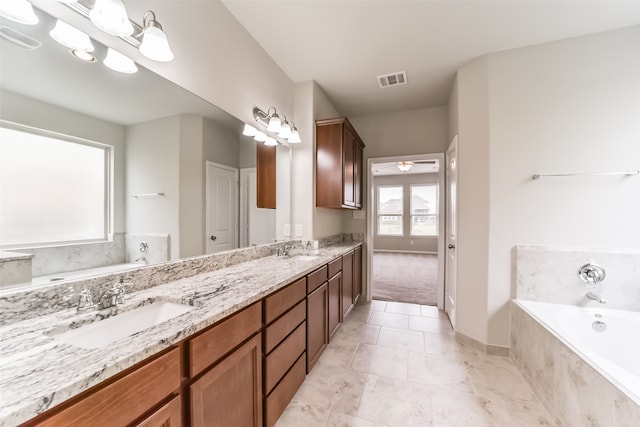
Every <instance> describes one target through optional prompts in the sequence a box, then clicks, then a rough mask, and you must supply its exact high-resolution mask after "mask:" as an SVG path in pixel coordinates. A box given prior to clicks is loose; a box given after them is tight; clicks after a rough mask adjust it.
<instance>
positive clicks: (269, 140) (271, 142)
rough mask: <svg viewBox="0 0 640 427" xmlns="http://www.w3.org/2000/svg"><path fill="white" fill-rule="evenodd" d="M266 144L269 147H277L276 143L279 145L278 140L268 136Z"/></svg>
mask: <svg viewBox="0 0 640 427" xmlns="http://www.w3.org/2000/svg"><path fill="white" fill-rule="evenodd" d="M264 145H267V146H269V147H275V146H276V145H278V141H276V140H275V139H274V138H271V137H270V136H268V137H267V140H266V141H265V142H264Z"/></svg>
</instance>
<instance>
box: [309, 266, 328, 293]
mask: <svg viewBox="0 0 640 427" xmlns="http://www.w3.org/2000/svg"><path fill="white" fill-rule="evenodd" d="M327 279H328V276H327V266H326V265H325V266H323V267H321V268H319V269H317V270H316V271H314V272H313V273H310V274H309V275H308V276H307V294H310V293H311V292H313V291H315V290H316V289H318V287H319V286H320V285H322V284H323V283H324V282H326V281H327Z"/></svg>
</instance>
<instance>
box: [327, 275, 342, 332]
mask: <svg viewBox="0 0 640 427" xmlns="http://www.w3.org/2000/svg"><path fill="white" fill-rule="evenodd" d="M341 291H342V273H338V274H336V275H335V276H333V277H332V278H331V280H329V339H331V337H332V336H333V334H334V333H335V332H336V331H337V330H338V326H340V321H341V320H342V309H341V307H342V306H341V304H342V301H341V300H342V292H341Z"/></svg>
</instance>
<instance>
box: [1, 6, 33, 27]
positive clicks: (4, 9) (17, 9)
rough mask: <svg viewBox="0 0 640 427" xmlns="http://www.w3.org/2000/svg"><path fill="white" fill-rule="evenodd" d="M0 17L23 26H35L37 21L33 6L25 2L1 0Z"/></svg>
mask: <svg viewBox="0 0 640 427" xmlns="http://www.w3.org/2000/svg"><path fill="white" fill-rule="evenodd" d="M0 16H3V17H4V18H7V19H10V20H12V21H14V22H17V23H19V24H25V25H36V24H37V23H38V21H39V19H38V16H37V15H36V13H35V12H34V11H33V6H31V3H29V2H28V1H27V0H2V2H0Z"/></svg>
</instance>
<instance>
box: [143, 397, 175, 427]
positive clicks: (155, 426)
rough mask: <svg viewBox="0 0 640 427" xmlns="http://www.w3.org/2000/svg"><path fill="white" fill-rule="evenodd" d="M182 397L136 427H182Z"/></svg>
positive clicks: (164, 406)
mask: <svg viewBox="0 0 640 427" xmlns="http://www.w3.org/2000/svg"><path fill="white" fill-rule="evenodd" d="M181 409H182V406H181V404H180V396H176V397H175V398H174V399H173V400H172V401H170V402H169V403H167V404H166V405H163V406H162V407H161V408H160V409H158V410H157V411H156V412H154V413H153V414H151V415H150V416H149V417H147V418H145V419H144V421H142V422H140V423H137V424H136V427H182V410H181Z"/></svg>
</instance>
